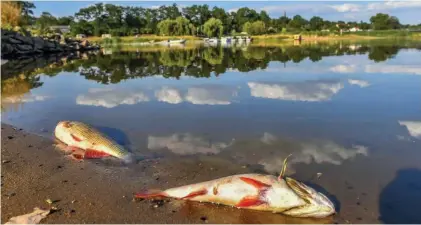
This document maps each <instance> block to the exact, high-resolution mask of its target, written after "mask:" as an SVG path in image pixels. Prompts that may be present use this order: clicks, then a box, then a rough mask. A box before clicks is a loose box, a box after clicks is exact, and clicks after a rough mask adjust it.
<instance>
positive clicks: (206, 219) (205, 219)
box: [200, 216, 208, 222]
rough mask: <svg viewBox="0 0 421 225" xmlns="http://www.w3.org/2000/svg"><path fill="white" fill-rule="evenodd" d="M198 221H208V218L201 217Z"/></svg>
mask: <svg viewBox="0 0 421 225" xmlns="http://www.w3.org/2000/svg"><path fill="white" fill-rule="evenodd" d="M200 220H202V221H205V222H206V221H208V218H207V217H206V216H202V217H200Z"/></svg>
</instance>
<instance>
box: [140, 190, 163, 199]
mask: <svg viewBox="0 0 421 225" xmlns="http://www.w3.org/2000/svg"><path fill="white" fill-rule="evenodd" d="M156 197H168V195H167V194H166V193H165V192H163V191H161V190H147V191H143V192H139V193H136V194H135V198H141V199H146V198H156Z"/></svg>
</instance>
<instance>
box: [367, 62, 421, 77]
mask: <svg viewBox="0 0 421 225" xmlns="http://www.w3.org/2000/svg"><path fill="white" fill-rule="evenodd" d="M365 72H366V73H406V74H414V75H421V66H420V65H384V64H383V65H381V64H375V65H366V66H365Z"/></svg>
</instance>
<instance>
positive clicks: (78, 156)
mask: <svg viewBox="0 0 421 225" xmlns="http://www.w3.org/2000/svg"><path fill="white" fill-rule="evenodd" d="M70 156H71V157H72V158H73V159H75V160H78V161H81V160H83V159H84V158H85V157H84V156H83V155H81V154H77V153H73V154H71V155H70Z"/></svg>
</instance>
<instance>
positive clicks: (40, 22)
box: [35, 12, 57, 34]
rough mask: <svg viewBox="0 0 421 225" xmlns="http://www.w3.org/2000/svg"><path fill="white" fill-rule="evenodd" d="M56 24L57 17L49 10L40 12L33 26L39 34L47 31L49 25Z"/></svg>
mask: <svg viewBox="0 0 421 225" xmlns="http://www.w3.org/2000/svg"><path fill="white" fill-rule="evenodd" d="M53 25H57V18H55V17H54V16H53V15H51V14H50V13H49V12H42V14H41V16H40V17H39V18H38V19H37V21H36V23H35V26H36V27H37V29H38V30H39V32H40V34H45V33H47V32H48V31H49V28H50V26H53Z"/></svg>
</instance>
